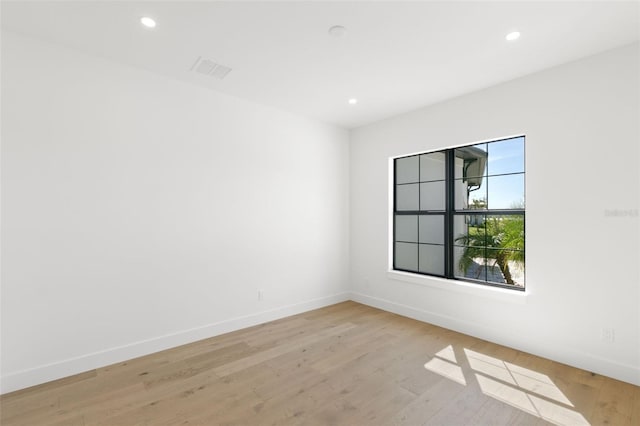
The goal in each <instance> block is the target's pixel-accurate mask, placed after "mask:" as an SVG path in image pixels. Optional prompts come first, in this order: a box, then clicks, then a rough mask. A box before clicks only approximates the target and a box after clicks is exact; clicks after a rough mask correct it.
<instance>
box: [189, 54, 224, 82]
mask: <svg viewBox="0 0 640 426" xmlns="http://www.w3.org/2000/svg"><path fill="white" fill-rule="evenodd" d="M189 71H193V72H197V73H199V74H204V75H208V76H210V77H215V78H217V79H218V80H222V79H223V78H225V77H226V76H227V74H229V73H230V72H231V68H229V67H227V66H225V65H220V64H218V63H216V62H213V61H212V60H210V59H203V58H202V56H198V59H196V61H195V62H194V63H193V65H191V68H190V69H189Z"/></svg>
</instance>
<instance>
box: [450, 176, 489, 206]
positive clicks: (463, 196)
mask: <svg viewBox="0 0 640 426" xmlns="http://www.w3.org/2000/svg"><path fill="white" fill-rule="evenodd" d="M486 180H487V178H486V177H485V178H476V179H474V180H473V182H474V183H475V184H477V185H480V186H479V187H478V186H477V185H470V184H469V181H465V180H463V179H456V180H455V181H454V184H453V185H454V190H455V208H456V210H466V209H472V210H485V209H486V208H487V185H486Z"/></svg>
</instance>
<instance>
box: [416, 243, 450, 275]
mask: <svg viewBox="0 0 640 426" xmlns="http://www.w3.org/2000/svg"><path fill="white" fill-rule="evenodd" d="M419 252H420V263H419V265H420V268H419V271H420V272H426V273H429V274H435V275H444V246H441V245H431V244H420V249H419Z"/></svg>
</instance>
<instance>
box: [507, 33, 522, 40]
mask: <svg viewBox="0 0 640 426" xmlns="http://www.w3.org/2000/svg"><path fill="white" fill-rule="evenodd" d="M505 38H506V39H507V41H514V40H517V39H519V38H520V33H519V32H518V31H513V32H510V33H509V34H507V36H506V37H505Z"/></svg>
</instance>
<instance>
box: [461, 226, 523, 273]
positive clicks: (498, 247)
mask: <svg viewBox="0 0 640 426" xmlns="http://www.w3.org/2000/svg"><path fill="white" fill-rule="evenodd" d="M456 243H457V244H460V245H463V246H465V247H464V250H463V252H462V256H461V258H460V262H459V264H458V266H459V267H460V269H462V270H463V271H464V273H465V274H466V273H467V271H468V269H469V267H470V266H471V265H472V264H473V263H474V260H473V259H474V258H478V257H481V258H485V256H486V258H495V259H494V262H493V264H492V265H491V267H495V266H496V265H497V266H498V267H499V268H500V271H501V272H502V275H503V276H504V279H505V281H506V282H507V284H512V285H513V284H515V282H514V281H513V278H512V276H511V270H510V269H509V262H516V263H518V264H523V263H524V216H522V215H508V216H487V217H486V219H485V220H484V223H483V224H481V225H479V226H469V228H468V231H467V233H466V235H461V236H460V237H458V238H456ZM487 251H490V252H491V253H493V254H492V255H490V256H487V255H486V252H487Z"/></svg>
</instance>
